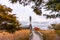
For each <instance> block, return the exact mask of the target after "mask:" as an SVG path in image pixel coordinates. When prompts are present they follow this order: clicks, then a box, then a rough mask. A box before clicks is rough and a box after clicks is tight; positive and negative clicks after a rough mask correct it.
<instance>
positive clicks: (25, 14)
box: [0, 0, 57, 22]
mask: <svg viewBox="0 0 60 40" xmlns="http://www.w3.org/2000/svg"><path fill="white" fill-rule="evenodd" d="M0 4H2V5H6V6H7V7H10V8H12V9H13V12H12V13H14V14H16V16H17V17H18V20H19V21H29V20H28V19H29V16H32V20H33V21H38V22H40V21H50V19H49V20H46V19H45V17H43V16H38V15H36V14H35V13H34V12H33V9H32V8H31V6H32V5H34V4H32V5H28V6H25V7H24V6H22V5H20V4H19V3H15V4H12V3H10V2H9V1H8V0H0ZM42 13H45V14H46V13H49V12H47V11H44V9H42ZM51 20H52V19H51ZM55 20H57V19H55ZM53 21H54V20H53Z"/></svg>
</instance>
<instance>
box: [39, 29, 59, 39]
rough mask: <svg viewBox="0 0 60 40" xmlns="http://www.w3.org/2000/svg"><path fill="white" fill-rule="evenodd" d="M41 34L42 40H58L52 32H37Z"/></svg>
mask: <svg viewBox="0 0 60 40" xmlns="http://www.w3.org/2000/svg"><path fill="white" fill-rule="evenodd" d="M38 32H41V33H42V34H43V39H44V40H60V39H59V36H58V35H57V34H56V33H55V31H54V30H39V31H38Z"/></svg>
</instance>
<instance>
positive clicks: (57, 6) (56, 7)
mask: <svg viewBox="0 0 60 40" xmlns="http://www.w3.org/2000/svg"><path fill="white" fill-rule="evenodd" d="M45 9H46V10H51V13H52V12H58V14H56V15H55V14H52V15H47V14H46V15H45V14H44V16H47V17H48V18H56V17H59V18H60V0H48V2H46V4H45ZM53 16H54V17H53Z"/></svg>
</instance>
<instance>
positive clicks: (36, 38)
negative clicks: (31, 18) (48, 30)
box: [31, 31, 42, 40]
mask: <svg viewBox="0 0 60 40" xmlns="http://www.w3.org/2000/svg"><path fill="white" fill-rule="evenodd" d="M32 33H33V35H32V39H31V40H42V38H41V36H40V35H39V34H37V33H35V32H34V31H33V32H32Z"/></svg>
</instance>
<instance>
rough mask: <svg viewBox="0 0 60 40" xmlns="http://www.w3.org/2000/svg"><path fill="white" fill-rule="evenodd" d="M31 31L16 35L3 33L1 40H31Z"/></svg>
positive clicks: (23, 30) (21, 31) (25, 30)
mask: <svg viewBox="0 0 60 40" xmlns="http://www.w3.org/2000/svg"><path fill="white" fill-rule="evenodd" d="M29 35H30V30H29V29H22V30H19V31H16V32H15V33H13V34H12V33H8V32H1V33H0V40H29Z"/></svg>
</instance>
